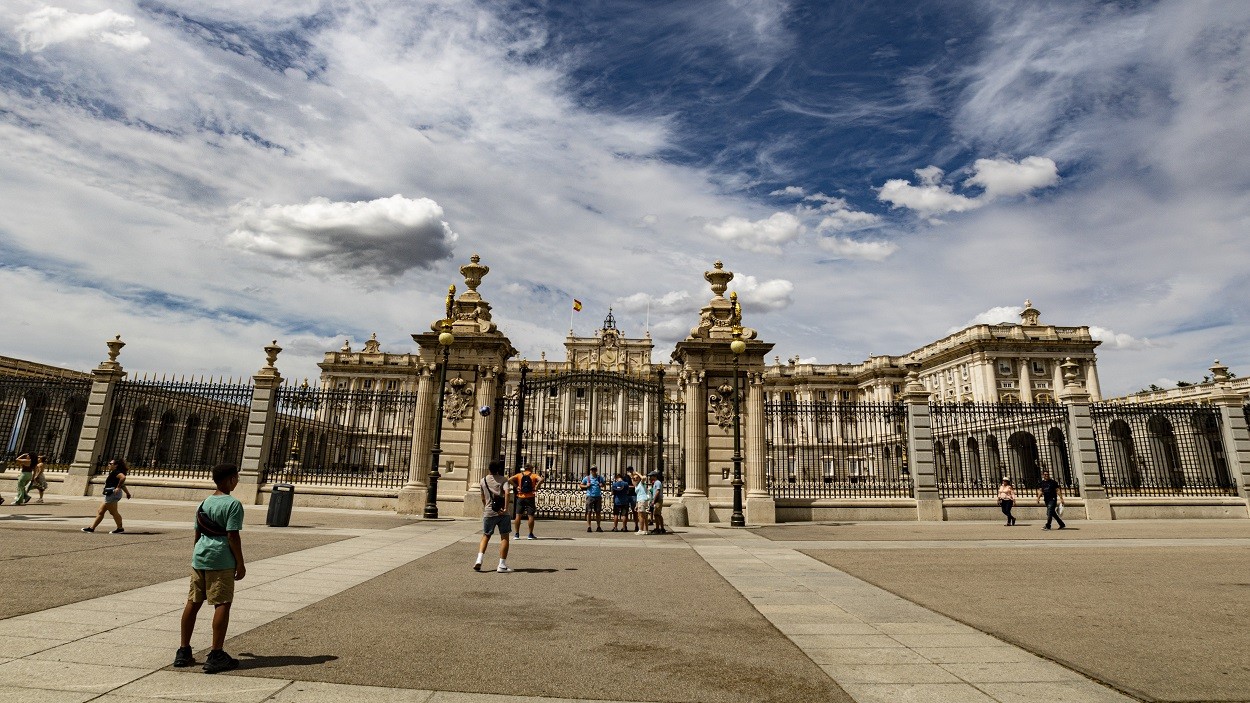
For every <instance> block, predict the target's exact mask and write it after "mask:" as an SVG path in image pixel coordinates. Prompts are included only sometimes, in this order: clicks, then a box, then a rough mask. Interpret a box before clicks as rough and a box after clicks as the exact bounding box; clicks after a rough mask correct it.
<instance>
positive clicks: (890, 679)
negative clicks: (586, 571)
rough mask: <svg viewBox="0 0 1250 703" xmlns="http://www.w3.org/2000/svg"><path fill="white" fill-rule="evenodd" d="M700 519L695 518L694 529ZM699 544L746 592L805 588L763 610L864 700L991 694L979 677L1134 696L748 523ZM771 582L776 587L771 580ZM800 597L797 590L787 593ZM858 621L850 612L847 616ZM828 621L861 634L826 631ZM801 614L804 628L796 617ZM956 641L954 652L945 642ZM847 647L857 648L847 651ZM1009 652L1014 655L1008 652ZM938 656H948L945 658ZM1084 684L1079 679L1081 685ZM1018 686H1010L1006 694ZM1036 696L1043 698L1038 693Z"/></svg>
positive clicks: (1091, 699)
mask: <svg viewBox="0 0 1250 703" xmlns="http://www.w3.org/2000/svg"><path fill="white" fill-rule="evenodd" d="M698 529H699V528H692V529H691V530H690V532H691V534H694V533H696V532H697V530H698ZM706 534H707V535H712V536H721V537H722V539H721V540H720V541H721V544H719V545H718V544H715V542H713V541H710V540H707V539H701V540H698V541H693V540H692V544H693V546H694V549H695V551H697V552H698V553H699V554H700V556H702V557H703V558H704V559H705V560H707V562H708V563H709V564H710V565H712V567H713V568H715V569H716V570H717V571H718V572H720V574H721V575H722V576H724V577H725V579H726V580H728V581H729V582H730V584H732V585H734V586H735V587H737V588H740V589H742V590H743V591H744V592H745V593H748V594H749V595H748V597H767V596H768V594H769V593H770V591H771V592H776V591H780V592H785V593H788V594H795V593H800V594H802V593H804V592H806V605H805V606H804V605H778V606H763V607H761V608H760V612H761V613H762V614H763V615H764V616H765V617H767V618H769V620H771V621H773V622H774V623H775V624H776V625H777V627H778V628H779V629H781V631H782V632H784V633H786V634H787V636H788V637H789V638H790V640H791V641H792V642H794V643H795V645H797V646H798V647H799V648H800V649H802V650H803V651H804V652H805V653H806V654H807V655H808V656H809V657H810V658H811V659H812V660H813V661H815V662H817V663H819V664H821V668H822V669H823V670H824V671H825V672H826V673H828V674H829V675H830V676H831V677H832V678H833V679H834V680H835V681H837V682H838V684H839V685H840V686H841V687H842V688H843V690H845V691H846V692H847V693H848V694H850V695H851V696H852V697H853V698H854V699H855V700H856V701H857V702H859V703H869V702H871V701H889V702H890V703H896V702H897V701H918V702H923V701H934V702H935V703H938V702H940V703H951V702H954V701H981V702H987V703H988V702H992V701H995V700H996V699H997V696H991V695H989V694H988V693H987V692H986V690H985V689H983V688H981V687H980V685H981V684H995V685H1004V686H1010V685H1013V684H1020V683H1028V684H1030V685H1031V684H1034V683H1039V682H1061V683H1071V684H1074V685H1073V686H1070V687H1069V688H1068V689H1065V695H1068V696H1069V697H1070V699H1071V700H1072V701H1073V703H1078V702H1079V703H1104V702H1109V701H1118V702H1121V703H1125V702H1127V701H1130V700H1132V699H1130V698H1128V697H1126V696H1123V695H1122V694H1120V693H1117V692H1116V691H1113V690H1111V689H1108V688H1105V687H1102V686H1099V685H1097V684H1095V683H1093V682H1090V681H1088V680H1087V679H1085V678H1084V677H1082V676H1081V675H1079V674H1077V673H1075V672H1073V671H1071V670H1069V669H1066V668H1064V667H1062V666H1059V665H1057V664H1055V663H1053V662H1049V661H1045V660H1042V659H1039V658H1037V657H1035V656H1033V655H1031V654H1029V653H1028V652H1025V651H1023V650H1020V649H1019V648H1018V647H1014V646H1012V645H1010V644H1008V643H1005V642H1003V641H1001V640H998V639H996V638H994V637H991V636H989V635H986V634H984V633H981V632H979V631H976V630H975V629H973V628H970V627H968V626H966V625H964V624H962V623H959V622H957V621H954V620H951V619H950V618H947V617H945V616H942V615H940V614H939V613H936V612H933V611H931V610H928V609H926V608H924V607H921V606H919V605H916V604H914V603H911V602H910V601H907V600H905V599H903V598H900V597H899V596H897V595H895V594H893V593H890V592H888V591H885V590H883V589H881V588H878V587H876V586H873V585H872V584H869V583H866V582H864V581H861V580H860V579H857V578H855V577H853V576H850V575H849V574H846V573H844V572H842V571H839V570H837V569H835V568H833V567H831V566H829V565H827V564H824V563H822V562H820V561H818V560H816V559H813V558H811V557H809V556H807V555H805V554H802V553H799V552H796V551H793V550H791V549H788V548H787V547H786V546H785V543H777V542H770V541H768V540H765V539H763V538H762V537H760V536H758V535H754V534H752V533H751V532H750V531H741V532H736V533H734V532H729V533H727V532H724V531H719V530H708V531H707V533H706ZM766 583H771V584H772V588H771V589H769V588H768V587H766V586H764V584H766ZM788 599H789V600H793V597H792V595H791V596H790V597H789V598H788ZM848 618H849V619H850V620H852V621H855V622H847V619H848ZM827 623H832V624H837V625H844V626H846V625H849V626H851V627H852V630H853V632H854V634H830V633H828V632H821V626H822V625H825V624H827ZM799 624H802V625H804V627H803V628H802V632H798V631H796V625H799ZM947 651H957V652H958V654H957V655H954V656H947V655H945V652H947ZM842 652H859V654H843V653H842ZM1004 659H1010V660H1011V661H1006V662H1005V661H1003V660H1004ZM935 660H947V661H945V662H939V661H935ZM1075 684H1081V685H1075ZM1014 690H1018V689H1011V688H1004V689H1002V693H1003V695H1009V694H1011V695H1014V694H1013V693H1012V691H1014ZM1033 700H1039V699H1036V698H1035V699H1033Z"/></svg>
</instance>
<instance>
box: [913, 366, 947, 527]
mask: <svg viewBox="0 0 1250 703" xmlns="http://www.w3.org/2000/svg"><path fill="white" fill-rule="evenodd" d="M907 366H908V373H907V385H906V386H905V387H904V388H903V403H904V404H905V405H906V406H907V457H908V461H907V464H908V469H909V470H910V471H911V480H912V482H913V491H914V493H915V497H916V519H917V520H942V519H944V512H945V511H944V510H943V509H942V497H941V495H940V494H939V493H938V490H937V465H936V464H935V463H934V461H933V420H932V418H931V417H930V415H929V393H928V391H926V390H925V389H924V385H923V384H922V383H920V374H919V370H920V364H918V363H915V362H912V363H910V364H907Z"/></svg>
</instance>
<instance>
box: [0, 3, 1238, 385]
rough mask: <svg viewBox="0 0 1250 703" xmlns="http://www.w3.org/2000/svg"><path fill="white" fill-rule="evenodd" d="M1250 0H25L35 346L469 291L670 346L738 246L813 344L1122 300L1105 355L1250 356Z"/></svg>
mask: <svg viewBox="0 0 1250 703" xmlns="http://www.w3.org/2000/svg"><path fill="white" fill-rule="evenodd" d="M1248 44H1250V5H1247V4H1246V3H1241V2H1102V3H1095V2H1055V3H1031V2H1021V3H1010V2H933V3H907V2H839V3H801V2H779V1H778V2H765V1H760V2H693V1H690V2H671V3H664V2H642V1H638V2H623V1H613V2H607V1H603V2H589V1H587V2H502V3H501V2H489V3H488V2H451V1H445V2H390V3H387V2H375V3H349V2H339V3H330V2H316V1H311V0H291V1H290V2H273V3H264V2H260V3H257V2H243V1H241V0H225V1H222V2H214V3H211V4H205V3H196V2H158V1H153V0H143V1H141V2H67V1H58V2H55V3H53V4H47V3H45V2H38V1H35V2H31V1H28V0H11V1H10V2H8V3H5V5H4V6H3V7H0V150H2V151H3V153H4V154H5V155H6V158H5V159H3V160H0V202H3V203H4V204H5V207H4V210H3V212H4V214H3V215H2V216H0V290H3V291H4V292H5V293H4V306H3V309H4V311H5V312H4V317H5V321H6V322H7V325H6V328H7V329H8V331H9V334H7V335H6V338H5V341H4V342H3V343H2V344H0V354H6V355H11V356H19V357H26V358H32V359H38V360H43V361H46V362H50V363H56V364H62V365H66V366H70V367H74V368H88V367H91V366H93V365H94V364H95V363H97V362H98V361H99V360H100V359H101V358H103V356H104V351H105V349H104V346H103V341H104V340H105V339H107V338H111V337H112V336H113V335H114V334H117V333H121V334H122V335H123V337H124V338H125V339H126V340H127V342H128V343H129V346H128V347H127V348H126V350H125V352H124V353H123V357H122V361H123V362H124V363H125V364H126V365H127V367H128V368H131V369H135V370H156V371H171V372H176V373H213V374H227V375H230V374H234V375H245V374H249V373H251V372H253V371H254V370H255V369H256V368H258V367H259V366H260V364H261V363H262V362H263V358H264V357H263V353H262V352H261V351H260V348H261V347H262V346H263V345H264V344H265V343H267V342H268V341H269V340H270V339H273V338H277V339H278V340H279V341H280V343H281V344H282V345H283V346H284V347H285V348H286V350H287V351H286V352H284V354H283V356H282V357H281V361H280V364H279V365H280V368H282V369H283V370H284V372H285V373H286V374H287V375H290V376H313V375H315V374H316V367H315V363H316V361H318V360H319V359H320V353H321V352H322V351H325V350H330V349H337V348H338V347H339V346H341V345H342V343H343V339H344V338H350V339H351V340H352V342H353V344H354V345H356V346H359V345H360V344H361V343H362V342H363V341H364V340H365V339H367V338H368V337H369V335H370V334H371V333H373V332H376V333H377V334H378V337H379V339H380V340H381V341H382V344H383V348H384V349H386V350H391V351H405V350H410V349H411V348H412V343H411V341H410V339H409V334H410V333H412V332H417V331H421V330H424V329H427V328H428V325H429V323H430V321H431V320H433V319H435V318H436V317H437V316H438V315H439V312H440V310H439V308H440V306H441V300H442V292H443V291H445V290H446V286H447V284H448V283H453V282H454V283H457V284H460V283H461V282H460V280H459V277H458V275H457V273H456V269H457V268H458V266H459V265H460V264H462V263H465V262H466V261H467V260H468V257H469V256H470V255H472V254H473V253H478V254H480V255H481V256H482V259H483V263H485V264H487V265H489V266H490V267H491V273H490V274H489V275H488V276H487V278H486V280H485V282H484V283H483V285H482V288H481V289H480V290H481V292H482V293H483V294H484V295H485V296H486V297H487V298H488V299H489V300H490V301H491V302H492V303H493V304H494V305H495V311H496V318H495V319H496V321H497V322H498V323H499V324H500V326H501V328H502V329H503V331H504V332H505V333H506V334H508V335H509V336H510V338H511V339H512V340H513V343H514V345H515V346H517V347H518V349H519V350H520V351H521V352H522V354H524V355H525V356H529V357H537V356H538V354H539V353H540V352H543V351H545V352H547V354H548V355H549V356H552V357H555V358H560V357H562V350H561V344H562V341H563V338H564V335H565V333H566V331H567V325H568V316H569V306H570V302H571V299H572V297H574V296H576V297H577V298H579V299H581V300H582V301H583V302H584V303H585V304H586V306H585V310H584V311H583V312H582V313H580V314H578V315H577V316H576V317H575V326H576V329H577V331H578V333H581V334H585V333H589V332H590V331H591V330H592V329H594V328H595V327H596V326H597V325H598V323H599V321H601V320H602V319H603V316H604V314H605V313H606V311H607V308H608V307H609V306H612V307H613V308H614V310H615V314H616V318H617V320H618V322H619V324H620V325H621V327H622V328H623V329H624V330H625V331H626V332H628V333H631V334H640V333H641V332H642V331H643V328H644V326H645V323H646V316H647V314H648V310H649V312H650V329H651V334H652V336H653V337H655V339H656V341H657V358H664V357H665V356H667V353H668V351H669V350H670V349H671V346H672V344H673V343H674V342H675V341H677V340H678V339H680V338H681V337H683V336H684V335H685V334H686V332H687V331H688V330H689V329H690V327H692V326H694V324H695V323H696V322H697V311H698V308H699V306H700V305H702V304H703V303H704V302H706V299H707V298H708V297H709V295H710V294H709V291H708V290H707V287H706V284H705V283H704V282H703V280H702V272H703V271H704V270H706V269H707V268H709V267H710V266H711V264H712V262H713V261H715V260H716V259H721V260H723V261H724V262H725V265H726V267H727V268H729V269H731V270H733V271H735V272H737V273H738V275H739V277H738V279H737V280H736V281H735V284H734V285H735V287H736V289H737V290H738V291H739V293H740V296H741V299H742V301H743V306H744V310H745V314H746V317H747V323H748V324H749V325H750V326H752V327H754V328H756V329H758V330H759V331H760V334H761V337H762V338H763V339H766V340H768V341H772V342H775V343H776V344H777V347H776V353H777V354H778V355H779V356H781V357H782V358H787V357H791V356H799V357H801V358H804V359H814V360H816V361H817V362H820V363H834V362H855V361H859V360H862V359H864V358H865V357H866V356H867V355H869V354H902V353H905V352H908V351H911V350H912V349H914V348H916V347H918V346H921V345H923V344H925V343H927V342H930V341H933V340H935V339H937V338H939V337H941V336H943V335H945V334H948V333H949V332H951V331H953V330H954V329H958V328H959V327H962V326H964V325H966V324H969V323H972V322H977V321H1000V320H1005V321H1015V320H1017V319H1018V318H1017V317H1016V314H1017V313H1018V311H1019V309H1020V307H1021V305H1022V303H1023V302H1024V300H1025V298H1030V299H1032V301H1033V302H1034V304H1035V305H1036V306H1037V307H1038V308H1039V309H1041V311H1042V320H1043V321H1044V322H1050V323H1053V324H1059V325H1089V326H1090V327H1091V328H1092V329H1093V331H1094V333H1095V335H1096V336H1097V337H1098V338H1100V339H1102V340H1103V345H1102V347H1100V352H1099V353H1100V369H1101V375H1102V382H1103V388H1104V391H1105V392H1108V393H1121V392H1127V391H1131V390H1135V389H1137V388H1140V387H1143V386H1146V385H1148V384H1150V383H1159V384H1160V385H1167V384H1169V383H1174V382H1175V381H1177V380H1189V381H1194V380H1198V379H1199V378H1200V377H1201V376H1202V375H1203V374H1204V373H1205V369H1206V367H1207V366H1208V365H1209V364H1210V361H1211V359H1213V358H1215V357H1219V358H1221V359H1222V360H1223V361H1224V362H1226V363H1229V364H1230V365H1232V366H1233V369H1234V370H1235V371H1240V372H1245V371H1246V367H1247V366H1250V358H1248V357H1250V352H1247V351H1246V350H1247V348H1248V345H1247V341H1250V340H1248V337H1250V333H1248V332H1247V329H1246V326H1245V313H1244V312H1243V310H1244V307H1245V305H1244V302H1243V301H1245V300H1247V297H1248V296H1247V293H1248V292H1250V291H1248V288H1250V284H1248V280H1247V274H1246V273H1245V269H1246V262H1247V261H1250V256H1247V254H1248V252H1247V247H1248V245H1247V238H1246V236H1245V235H1246V232H1247V225H1248V223H1250V207H1248V206H1250V197H1247V185H1250V169H1247V167H1246V166H1245V164H1244V155H1245V154H1246V153H1248V152H1250V149H1248V147H1250V144H1248V142H1250V130H1247V128H1246V126H1245V125H1247V124H1250V80H1248V79H1250V75H1247V74H1248V71H1250V69H1248V66H1250V62H1248V61H1247V58H1246V57H1247V55H1248V54H1250V46H1248Z"/></svg>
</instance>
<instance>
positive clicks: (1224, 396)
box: [1211, 359, 1250, 503]
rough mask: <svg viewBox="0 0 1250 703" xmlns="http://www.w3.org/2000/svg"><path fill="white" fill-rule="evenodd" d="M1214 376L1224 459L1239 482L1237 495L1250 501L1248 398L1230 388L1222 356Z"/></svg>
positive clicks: (1215, 399) (1217, 363)
mask: <svg viewBox="0 0 1250 703" xmlns="http://www.w3.org/2000/svg"><path fill="white" fill-rule="evenodd" d="M1211 377H1212V378H1213V379H1214V381H1215V384H1216V387H1215V388H1216V390H1215V393H1214V394H1213V396H1212V398H1211V403H1212V404H1213V405H1215V406H1216V407H1217V408H1218V409H1219V412H1220V428H1221V429H1220V431H1221V437H1220V439H1221V440H1222V442H1223V444H1224V461H1225V462H1226V463H1227V465H1228V472H1229V473H1230V474H1232V479H1233V481H1234V482H1235V483H1236V484H1237V495H1239V496H1241V497H1242V498H1245V499H1246V500H1247V502H1248V503H1250V429H1247V427H1246V415H1245V411H1244V410H1243V409H1242V407H1243V405H1244V403H1245V399H1244V398H1242V397H1241V396H1240V395H1238V394H1237V393H1235V392H1233V390H1232V388H1231V387H1230V384H1229V380H1230V378H1231V377H1230V376H1229V375H1228V367H1227V366H1224V365H1223V364H1221V363H1220V360H1219V359H1216V360H1215V364H1214V365H1213V366H1211Z"/></svg>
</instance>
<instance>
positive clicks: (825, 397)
mask: <svg viewBox="0 0 1250 703" xmlns="http://www.w3.org/2000/svg"><path fill="white" fill-rule="evenodd" d="M820 399H821V400H828V399H829V396H828V394H827V393H825V392H824V391H821V392H820Z"/></svg>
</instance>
